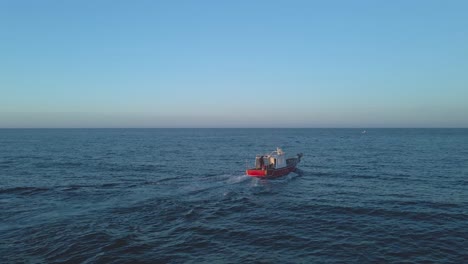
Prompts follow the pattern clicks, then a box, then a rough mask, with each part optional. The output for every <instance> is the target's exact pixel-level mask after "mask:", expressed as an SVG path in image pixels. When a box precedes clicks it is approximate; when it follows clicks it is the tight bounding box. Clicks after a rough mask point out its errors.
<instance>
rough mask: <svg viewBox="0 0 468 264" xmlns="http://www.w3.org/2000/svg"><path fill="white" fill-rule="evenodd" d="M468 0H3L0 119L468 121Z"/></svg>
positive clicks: (10, 123)
mask: <svg viewBox="0 0 468 264" xmlns="http://www.w3.org/2000/svg"><path fill="white" fill-rule="evenodd" d="M467 14H468V1H456V0H450V1H442V0H438V1H431V0H421V1H417V0H414V1H407V0H405V1H398V0H395V1H386V0H370V1H345V0H342V1H333V0H331V1H325V0H324V1H312V0H307V1H294V0H290V1H275V0H268V1H261V0H248V1H242V0H238V1H216V0H213V1H204V0H196V1H195V0H193V1H178V0H171V1H141V0H140V1H115V0H112V1H111V0H109V1H95V0H93V1H85V0H83V1H61V0H56V1H48V0H42V1H33V0H30V1H22V0H0V127H468V15H467Z"/></svg>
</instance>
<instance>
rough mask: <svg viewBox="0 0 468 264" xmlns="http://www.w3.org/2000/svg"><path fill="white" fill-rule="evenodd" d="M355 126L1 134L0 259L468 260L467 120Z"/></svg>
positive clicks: (173, 261) (41, 131) (96, 260)
mask: <svg viewBox="0 0 468 264" xmlns="http://www.w3.org/2000/svg"><path fill="white" fill-rule="evenodd" d="M361 131H362V130H360V129H37V130H35V129H24V130H22V129H3V130H0V263H50V262H67V263H397V262H398V263H401V262H409V263H432V262H433V263H467V261H468V129H367V133H361ZM277 146H279V147H282V148H283V150H284V151H285V152H286V153H287V154H289V155H291V156H293V155H295V154H296V153H298V152H303V153H304V157H303V159H302V162H301V163H300V164H299V166H298V168H299V169H300V171H299V172H300V173H299V174H296V173H291V174H289V175H288V176H285V177H281V178H278V179H274V180H261V179H256V178H251V177H249V176H246V175H245V169H246V166H250V165H253V162H254V157H255V155H256V154H261V153H264V152H270V151H272V150H274V149H275V148H276V147H277Z"/></svg>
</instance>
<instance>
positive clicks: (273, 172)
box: [246, 166, 296, 178]
mask: <svg viewBox="0 0 468 264" xmlns="http://www.w3.org/2000/svg"><path fill="white" fill-rule="evenodd" d="M295 169H296V166H289V167H284V168H280V169H248V170H247V171H246V173H247V175H249V176H252V177H259V178H276V177H281V176H285V175H288V174H289V173H290V172H293V171H294V170H295Z"/></svg>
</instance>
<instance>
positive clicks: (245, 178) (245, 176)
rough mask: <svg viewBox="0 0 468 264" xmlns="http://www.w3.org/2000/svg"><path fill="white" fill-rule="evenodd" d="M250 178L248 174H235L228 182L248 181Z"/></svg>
mask: <svg viewBox="0 0 468 264" xmlns="http://www.w3.org/2000/svg"><path fill="white" fill-rule="evenodd" d="M248 179H250V177H249V176H247V175H239V176H233V177H229V178H228V180H227V183H229V184H235V183H240V182H243V181H246V180H248Z"/></svg>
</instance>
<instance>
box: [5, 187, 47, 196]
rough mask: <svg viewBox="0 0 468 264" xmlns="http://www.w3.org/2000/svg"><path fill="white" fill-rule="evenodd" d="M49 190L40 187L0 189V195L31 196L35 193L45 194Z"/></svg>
mask: <svg viewBox="0 0 468 264" xmlns="http://www.w3.org/2000/svg"><path fill="white" fill-rule="evenodd" d="M49 190H50V189H49V188H40V187H14V188H6V189H0V194H21V195H33V194H37V193H42V192H47V191H49Z"/></svg>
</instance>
